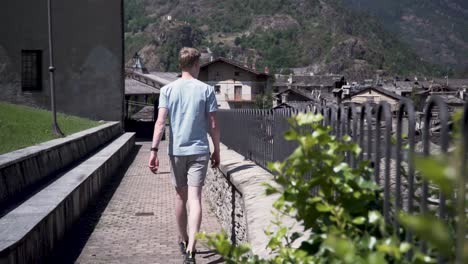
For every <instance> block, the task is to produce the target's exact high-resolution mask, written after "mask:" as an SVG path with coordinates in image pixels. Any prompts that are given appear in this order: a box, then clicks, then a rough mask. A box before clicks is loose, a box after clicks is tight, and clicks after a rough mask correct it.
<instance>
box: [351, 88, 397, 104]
mask: <svg viewBox="0 0 468 264" xmlns="http://www.w3.org/2000/svg"><path fill="white" fill-rule="evenodd" d="M369 90H374V91H376V92H378V93H381V94H383V95H386V96H388V97H391V98H393V99H395V100H398V101H399V100H402V99H404V97H403V96H401V95H398V94H396V93H394V92H391V91H388V90H386V89H383V88H381V87H368V88H364V89H362V90H360V91H357V92H355V93H352V94H350V95H349V97H353V96H355V95H358V94H362V93H365V92H367V91H369Z"/></svg>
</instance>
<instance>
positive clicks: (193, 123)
mask: <svg viewBox="0 0 468 264" xmlns="http://www.w3.org/2000/svg"><path fill="white" fill-rule="evenodd" d="M162 107H164V108H167V109H168V116H169V120H170V132H171V133H170V138H169V155H175V156H188V155H199V154H208V153H209V152H210V147H209V144H208V137H207V133H208V128H209V120H208V119H209V118H208V113H210V112H215V111H216V110H217V109H218V104H217V102H216V97H215V93H214V89H213V87H211V86H209V85H208V84H206V83H203V82H201V81H199V80H196V79H178V80H176V81H174V82H172V83H170V84H168V85H166V86H164V87H163V88H161V91H160V95H159V108H162Z"/></svg>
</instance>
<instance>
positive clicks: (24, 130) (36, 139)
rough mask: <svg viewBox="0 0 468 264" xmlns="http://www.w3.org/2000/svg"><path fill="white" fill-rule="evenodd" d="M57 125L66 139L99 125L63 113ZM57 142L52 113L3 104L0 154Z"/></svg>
mask: <svg viewBox="0 0 468 264" xmlns="http://www.w3.org/2000/svg"><path fill="white" fill-rule="evenodd" d="M57 121H58V124H59V126H60V129H61V130H62V132H63V133H64V134H65V135H70V134H73V133H76V132H79V131H82V130H85V129H88V128H91V127H95V126H97V125H99V122H97V121H92V120H89V119H85V118H80V117H76V116H70V115H65V114H62V113H58V114H57ZM55 138H57V137H56V136H55V135H54V134H53V133H52V114H51V112H50V111H46V110H42V109H36V108H32V107H26V106H20V105H14V104H8V103H3V102H0V154H2V153H6V152H10V151H13V150H17V149H20V148H24V147H28V146H32V145H35V144H38V143H41V142H44V141H48V140H52V139H55Z"/></svg>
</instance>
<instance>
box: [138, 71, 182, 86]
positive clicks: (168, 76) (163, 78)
mask: <svg viewBox="0 0 468 264" xmlns="http://www.w3.org/2000/svg"><path fill="white" fill-rule="evenodd" d="M145 76H146V77H148V78H150V79H152V80H154V81H156V82H158V83H159V84H161V86H164V85H167V84H169V83H171V82H173V81H175V80H177V79H178V78H179V76H180V74H179V73H177V72H150V73H149V74H145Z"/></svg>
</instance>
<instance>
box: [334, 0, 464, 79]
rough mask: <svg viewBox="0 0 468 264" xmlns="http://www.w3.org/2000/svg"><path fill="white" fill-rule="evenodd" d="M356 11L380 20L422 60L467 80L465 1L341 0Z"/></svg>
mask: <svg viewBox="0 0 468 264" xmlns="http://www.w3.org/2000/svg"><path fill="white" fill-rule="evenodd" d="M343 2H344V3H345V4H346V6H348V7H350V8H352V9H353V10H355V11H361V12H367V13H369V14H371V15H374V16H376V17H378V18H379V20H380V21H381V22H382V23H383V25H384V27H385V28H386V29H388V30H390V31H392V32H393V33H395V34H396V35H398V36H399V38H400V39H401V40H403V42H405V43H407V44H408V45H410V46H411V47H413V48H414V50H415V51H416V53H417V54H418V55H419V56H420V57H422V59H423V60H424V61H427V62H431V63H438V64H441V65H443V66H444V67H445V68H448V69H449V71H452V72H459V73H464V75H465V77H468V1H466V0H378V1H375V0H343Z"/></svg>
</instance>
